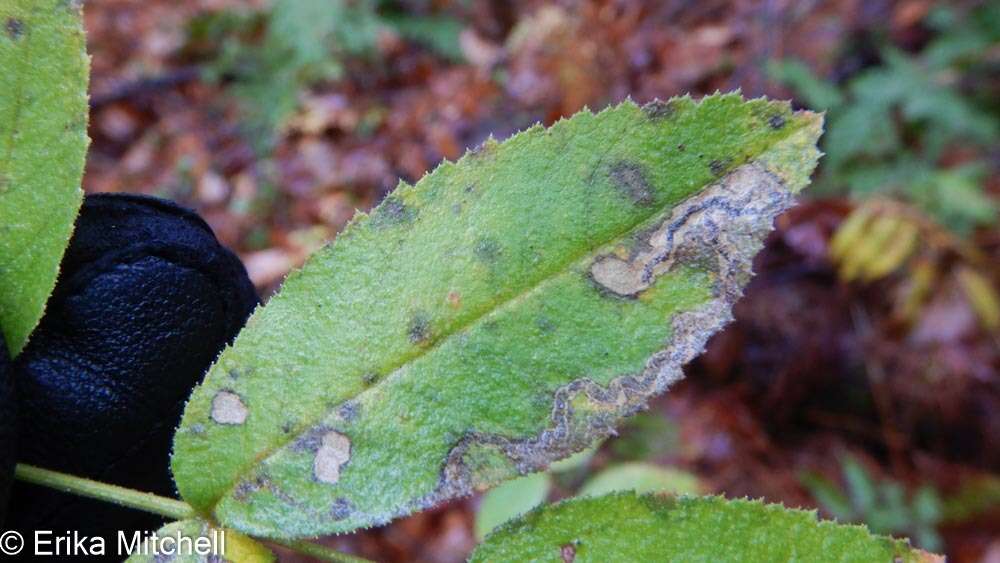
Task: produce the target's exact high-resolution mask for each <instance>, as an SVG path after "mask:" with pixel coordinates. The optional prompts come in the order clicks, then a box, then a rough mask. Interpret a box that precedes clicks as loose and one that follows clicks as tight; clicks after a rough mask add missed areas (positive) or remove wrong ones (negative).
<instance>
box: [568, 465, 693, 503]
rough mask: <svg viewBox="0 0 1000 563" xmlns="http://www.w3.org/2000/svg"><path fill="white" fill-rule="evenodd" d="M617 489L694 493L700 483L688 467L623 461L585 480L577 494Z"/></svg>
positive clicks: (594, 495)
mask: <svg viewBox="0 0 1000 563" xmlns="http://www.w3.org/2000/svg"><path fill="white" fill-rule="evenodd" d="M618 491H635V492H636V493H639V494H643V493H656V492H666V493H672V494H689V495H696V494H699V493H701V483H700V482H699V481H698V477H697V476H695V475H692V474H691V473H688V472H687V471H681V470H679V469H673V468H670V467H660V466H658V465H653V464H652V463H622V464H619V465H615V466H612V467H609V468H607V469H605V470H604V471H602V472H600V473H598V474H597V475H595V476H594V477H593V478H591V479H590V481H587V483H586V484H584V486H583V488H582V489H580V496H588V497H598V496H601V495H606V494H608V493H613V492H618Z"/></svg>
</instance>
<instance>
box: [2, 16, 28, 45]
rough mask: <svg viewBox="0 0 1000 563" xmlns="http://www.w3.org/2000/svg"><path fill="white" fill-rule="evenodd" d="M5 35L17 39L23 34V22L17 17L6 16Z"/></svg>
mask: <svg viewBox="0 0 1000 563" xmlns="http://www.w3.org/2000/svg"><path fill="white" fill-rule="evenodd" d="M6 28H7V35H8V36H9V37H10V38H11V39H13V40H15V41H17V40H18V39H20V38H21V36H22V35H24V22H22V21H21V20H19V19H17V18H7V25H6Z"/></svg>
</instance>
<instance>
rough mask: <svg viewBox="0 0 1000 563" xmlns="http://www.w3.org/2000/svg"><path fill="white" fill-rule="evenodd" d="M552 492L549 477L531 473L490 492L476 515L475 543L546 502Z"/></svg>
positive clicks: (544, 474) (545, 474)
mask: <svg viewBox="0 0 1000 563" xmlns="http://www.w3.org/2000/svg"><path fill="white" fill-rule="evenodd" d="M551 489H552V479H551V477H549V474H548V473H532V474H531V475H525V476H524V477H518V478H517V479H514V480H512V481H507V482H506V483H501V484H500V485H499V486H497V487H495V488H493V489H490V490H489V491H487V493H486V494H485V495H483V500H482V502H481V503H480V505H479V510H478V511H477V512H476V539H478V540H480V541H481V540H482V539H483V538H485V537H486V535H487V534H489V533H490V532H492V531H493V529H494V528H496V527H497V526H499V525H501V524H503V523H504V522H506V521H508V520H510V519H512V518H516V517H518V516H520V515H522V514H524V513H525V512H528V511H529V510H531V509H532V508H535V507H536V506H538V505H540V504H542V503H543V502H545V499H546V498H547V497H548V496H549V491H550V490H551Z"/></svg>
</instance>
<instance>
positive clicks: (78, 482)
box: [14, 463, 196, 520]
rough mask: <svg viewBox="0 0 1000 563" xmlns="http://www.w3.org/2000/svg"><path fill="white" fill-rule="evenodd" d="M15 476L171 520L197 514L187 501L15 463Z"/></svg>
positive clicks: (29, 481) (22, 479) (36, 483)
mask: <svg viewBox="0 0 1000 563" xmlns="http://www.w3.org/2000/svg"><path fill="white" fill-rule="evenodd" d="M14 477H15V478H16V479H19V480H21V481H25V482H27V483H34V484H35V485H41V486H43V487H48V488H50V489H56V490H58V491H63V492H66V493H72V494H75V495H79V496H82V497H89V498H94V499H98V500H103V501H106V502H112V503H114V504H117V505H120V506H127V507H129V508H135V509H138V510H143V511H145V512H152V513H153V514H159V515H160V516H166V517H167V518H172V519H174V520H183V519H185V518H191V517H193V516H195V515H196V514H195V511H194V509H193V508H191V506H190V505H188V504H187V503H186V502H182V501H179V500H175V499H172V498H166V497H161V496H159V495H154V494H151V493H143V492H141V491H136V490H135V489H129V488H126V487H119V486H118V485H111V484H109V483H101V482H99V481H93V480H91V479H85V478H83V477H76V476H74V475H67V474H65V473H60V472H58V471H52V470H49V469H42V468H41V467H35V466H33V465H26V464H23V463H19V464H17V467H15V468H14Z"/></svg>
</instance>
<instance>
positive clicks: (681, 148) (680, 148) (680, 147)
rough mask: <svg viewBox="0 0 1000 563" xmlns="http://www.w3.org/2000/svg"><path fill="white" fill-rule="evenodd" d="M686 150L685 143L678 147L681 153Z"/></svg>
mask: <svg viewBox="0 0 1000 563" xmlns="http://www.w3.org/2000/svg"><path fill="white" fill-rule="evenodd" d="M686 148H687V147H685V146H684V143H681V144H679V145H677V150H679V151H681V152H684V149H686Z"/></svg>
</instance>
